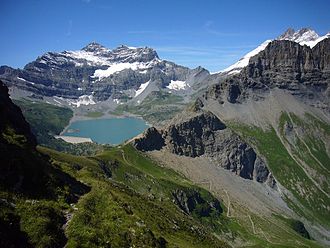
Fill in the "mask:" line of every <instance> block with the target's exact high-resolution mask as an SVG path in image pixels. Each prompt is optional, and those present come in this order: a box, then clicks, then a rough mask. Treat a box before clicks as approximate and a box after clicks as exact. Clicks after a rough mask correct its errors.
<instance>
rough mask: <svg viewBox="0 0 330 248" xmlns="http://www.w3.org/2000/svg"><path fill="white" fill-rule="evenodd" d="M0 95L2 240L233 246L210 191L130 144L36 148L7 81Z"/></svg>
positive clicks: (23, 244)
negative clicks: (81, 150)
mask: <svg viewBox="0 0 330 248" xmlns="http://www.w3.org/2000/svg"><path fill="white" fill-rule="evenodd" d="M0 99H1V102H0V116H1V117H2V118H1V119H0V126H1V136H0V158H1V166H0V170H1V174H0V175H1V176H0V246H1V247H63V246H67V247H100V246H111V247H130V246H137V247H172V246H176V247H229V245H227V244H226V242H224V241H222V240H221V239H220V238H219V236H220V235H221V234H222V233H223V232H224V231H227V230H228V225H227V223H226V220H225V217H224V216H223V215H222V212H223V209H222V206H221V203H220V201H219V200H218V199H217V198H215V197H214V196H213V195H211V194H210V193H209V192H208V191H206V190H204V189H201V188H199V187H197V186H195V185H194V184H193V183H191V182H190V181H189V180H187V179H185V178H183V177H181V176H180V175H179V174H177V173H175V172H173V171H172V170H167V169H164V168H161V167H159V166H158V165H157V164H155V163H154V162H153V161H151V160H149V159H147V158H145V157H144V156H143V155H142V154H140V153H139V152H137V151H136V150H135V149H134V148H132V147H131V146H125V147H122V148H111V149H108V150H106V151H103V152H102V153H100V154H98V155H97V156H93V157H83V156H73V155H69V154H65V153H60V152H58V151H54V150H51V149H47V148H43V147H38V148H37V149H36V147H35V146H36V142H35V138H34V136H33V135H32V133H31V131H30V128H29V125H28V123H27V122H26V121H25V119H24V117H23V115H22V113H21V111H20V109H19V108H18V107H17V106H15V105H14V104H13V103H12V102H11V100H10V98H9V95H8V89H7V87H6V86H4V85H3V84H2V83H1V84H0ZM82 182H84V183H82ZM214 233H217V235H214Z"/></svg>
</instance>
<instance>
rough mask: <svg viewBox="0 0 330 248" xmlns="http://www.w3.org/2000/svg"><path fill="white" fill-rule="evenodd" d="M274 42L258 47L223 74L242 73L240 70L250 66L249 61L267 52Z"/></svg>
mask: <svg viewBox="0 0 330 248" xmlns="http://www.w3.org/2000/svg"><path fill="white" fill-rule="evenodd" d="M271 41H272V40H266V41H264V42H263V43H262V44H261V45H260V46H258V47H257V48H256V49H254V50H252V51H251V52H249V53H247V54H246V55H244V57H243V58H241V59H240V60H239V61H237V62H236V63H235V64H233V65H231V66H229V67H228V68H226V69H224V70H223V71H221V72H230V74H236V73H238V72H240V70H239V69H241V68H243V67H245V66H247V65H248V64H249V60H250V58H251V57H253V56H254V55H257V54H258V53H260V52H261V51H263V50H265V48H266V46H267V45H268V44H269V43H270V42H271Z"/></svg>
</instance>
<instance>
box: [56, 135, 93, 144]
mask: <svg viewBox="0 0 330 248" xmlns="http://www.w3.org/2000/svg"><path fill="white" fill-rule="evenodd" d="M54 137H55V138H56V139H63V140H64V141H66V142H68V143H72V144H79V143H85V142H90V143H93V140H92V139H91V138H85V137H74V136H64V135H55V136H54Z"/></svg>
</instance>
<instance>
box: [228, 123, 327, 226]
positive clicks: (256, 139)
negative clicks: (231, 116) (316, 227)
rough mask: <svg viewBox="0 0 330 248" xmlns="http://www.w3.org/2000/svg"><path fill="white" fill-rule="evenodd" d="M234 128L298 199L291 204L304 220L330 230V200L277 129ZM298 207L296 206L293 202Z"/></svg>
mask: <svg viewBox="0 0 330 248" xmlns="http://www.w3.org/2000/svg"><path fill="white" fill-rule="evenodd" d="M230 126H231V128H233V129H234V130H235V131H236V132H238V133H239V134H240V135H241V136H242V137H243V138H244V139H245V140H248V141H249V142H250V143H251V144H253V145H254V146H255V147H256V148H257V150H258V152H259V153H260V154H261V155H262V156H264V157H265V158H266V160H267V164H268V166H269V169H270V170H271V172H272V173H273V175H274V176H275V178H276V179H277V180H278V181H279V182H280V183H281V185H283V186H284V187H285V188H287V189H288V190H289V191H290V192H291V193H292V194H293V196H294V198H295V199H291V198H290V197H288V198H287V202H288V199H290V202H289V204H290V203H291V207H292V208H293V209H294V210H295V211H296V212H298V213H301V214H302V216H304V217H306V218H307V219H309V220H311V221H312V222H314V221H317V222H319V223H322V224H323V225H326V226H329V225H330V220H329V219H327V218H324V216H329V210H328V209H327V207H326V206H329V205H330V199H329V198H328V197H327V196H326V195H325V194H324V193H323V192H322V191H320V189H319V188H318V187H317V186H316V185H315V184H314V182H313V181H312V180H311V179H310V178H309V176H308V175H307V174H306V172H305V171H304V170H303V169H302V166H301V165H300V164H298V163H297V162H296V161H295V160H294V159H293V158H292V157H291V155H290V154H289V152H288V151H287V149H286V147H285V146H284V145H283V144H282V142H281V140H280V138H279V137H278V136H277V134H276V132H275V130H274V129H272V128H269V130H266V131H264V130H262V129H260V128H257V127H255V126H247V125H243V124H237V123H236V124H235V123H232V124H231V125H230ZM295 200H297V201H298V202H297V203H294V204H292V202H295Z"/></svg>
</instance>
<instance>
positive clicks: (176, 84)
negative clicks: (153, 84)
mask: <svg viewBox="0 0 330 248" xmlns="http://www.w3.org/2000/svg"><path fill="white" fill-rule="evenodd" d="M187 87H189V84H187V83H186V82H185V81H179V80H171V83H170V84H169V85H168V86H166V88H168V89H170V90H184V89H186V88H187Z"/></svg>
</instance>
